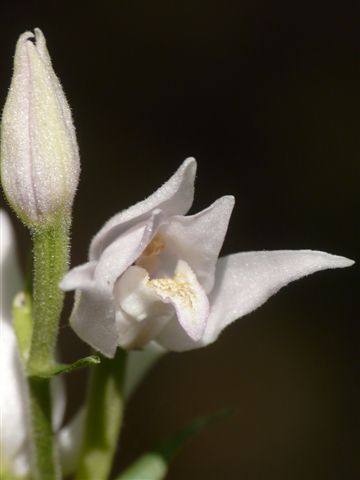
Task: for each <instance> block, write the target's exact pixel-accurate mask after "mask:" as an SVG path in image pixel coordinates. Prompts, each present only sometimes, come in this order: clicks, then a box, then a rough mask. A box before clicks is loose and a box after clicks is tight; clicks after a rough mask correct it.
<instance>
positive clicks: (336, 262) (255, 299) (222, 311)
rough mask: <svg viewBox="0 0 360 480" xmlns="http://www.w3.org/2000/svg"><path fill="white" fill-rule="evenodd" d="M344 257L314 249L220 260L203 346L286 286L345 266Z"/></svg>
mask: <svg viewBox="0 0 360 480" xmlns="http://www.w3.org/2000/svg"><path fill="white" fill-rule="evenodd" d="M353 263H354V262H353V261H352V260H349V259H347V258H344V257H339V256H336V255H330V254H328V253H325V252H318V251H314V250H279V251H260V252H245V253H238V254H235V255H229V256H227V257H224V258H221V259H220V260H219V263H218V267H217V270H216V283H215V287H214V289H213V291H212V292H211V295H210V304H211V312H210V317H209V321H208V325H207V328H206V330H205V335H204V338H203V343H204V344H208V343H211V342H213V341H214V340H216V338H217V337H218V335H219V334H220V332H221V331H222V330H223V328H225V327H226V326H227V325H229V324H230V323H231V322H233V321H234V320H236V319H237V318H239V317H242V316H243V315H246V314H247V313H249V312H251V311H253V310H255V309H256V308H258V307H260V305H262V304H263V303H264V302H265V301H266V300H267V299H268V298H269V297H270V296H271V295H274V294H275V293H276V292H277V291H278V290H280V288H282V287H284V286H285V285H287V284H288V283H290V282H292V281H294V280H297V279H299V278H301V277H304V276H306V275H310V274H311V273H314V272H317V271H320V270H326V269H329V268H343V267H349V266H350V265H352V264H353Z"/></svg>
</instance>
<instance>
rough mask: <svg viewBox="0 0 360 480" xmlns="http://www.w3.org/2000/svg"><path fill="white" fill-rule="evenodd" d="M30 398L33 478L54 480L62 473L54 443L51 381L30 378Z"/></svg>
mask: <svg viewBox="0 0 360 480" xmlns="http://www.w3.org/2000/svg"><path fill="white" fill-rule="evenodd" d="M29 396H30V407H31V430H32V441H33V451H32V454H33V455H32V474H33V478H34V479H36V480H54V479H57V478H59V477H60V471H59V466H58V464H57V463H58V462H57V458H56V453H55V448H54V441H53V431H52V415H51V403H52V402H51V391H50V380H49V379H43V378H35V377H30V378H29Z"/></svg>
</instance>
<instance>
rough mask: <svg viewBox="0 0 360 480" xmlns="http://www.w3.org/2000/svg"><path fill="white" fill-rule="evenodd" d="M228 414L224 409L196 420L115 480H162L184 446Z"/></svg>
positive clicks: (145, 455) (142, 457) (146, 454)
mask: <svg viewBox="0 0 360 480" xmlns="http://www.w3.org/2000/svg"><path fill="white" fill-rule="evenodd" d="M230 413H231V410H229V409H224V410H220V411H217V412H215V413H212V414H210V415H206V416H204V417H200V418H198V419H196V420H195V421H193V422H192V423H191V424H190V425H188V426H187V427H185V428H182V429H181V430H178V431H177V432H176V433H175V434H174V435H172V436H171V437H169V438H168V439H167V440H166V441H165V442H164V443H163V444H162V445H160V446H159V447H158V448H157V449H155V450H154V451H153V452H148V453H145V454H144V455H141V457H139V458H138V459H137V460H136V461H135V462H134V463H133V464H132V465H130V466H129V467H128V468H127V469H126V470H125V472H123V473H122V474H120V475H119V476H118V477H117V478H116V480H163V479H164V478H165V476H166V474H167V472H168V469H169V463H170V462H171V461H172V459H173V458H174V456H175V455H176V454H177V453H178V452H179V450H180V449H181V448H182V447H183V446H184V444H185V443H186V442H187V441H188V440H189V439H190V438H191V437H193V436H194V435H195V434H197V433H199V432H200V431H201V430H202V429H203V428H205V427H207V426H208V425H210V424H211V423H213V422H215V421H218V420H221V419H223V418H225V417H227V416H228V415H230Z"/></svg>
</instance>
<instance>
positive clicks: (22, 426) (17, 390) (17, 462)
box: [0, 319, 29, 475]
mask: <svg viewBox="0 0 360 480" xmlns="http://www.w3.org/2000/svg"><path fill="white" fill-rule="evenodd" d="M0 364H1V376H0V412H1V428H0V448H1V454H2V455H1V456H2V461H3V462H4V465H0V471H1V470H2V469H3V468H5V469H9V470H10V472H12V473H14V474H16V475H23V474H25V473H26V471H27V469H28V468H29V451H28V446H27V443H26V439H27V434H28V432H27V426H26V395H27V392H26V386H25V376H24V372H23V370H22V366H21V363H20V359H19V356H18V353H17V343H16V337H15V333H14V330H13V329H12V326H11V323H10V322H7V321H3V319H1V322H0Z"/></svg>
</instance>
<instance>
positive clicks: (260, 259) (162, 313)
mask: <svg viewBox="0 0 360 480" xmlns="http://www.w3.org/2000/svg"><path fill="white" fill-rule="evenodd" d="M195 171H196V162H195V160H194V159H192V158H189V159H187V160H185V162H184V163H183V164H182V165H181V167H180V168H179V169H178V170H177V172H176V173H175V174H174V175H173V176H172V177H171V178H170V180H168V181H167V182H166V183H165V184H164V185H163V186H162V187H161V188H159V189H158V190H157V191H156V192H155V193H154V194H152V195H151V196H150V197H148V198H147V199H146V200H144V201H142V202H140V203H138V204H136V205H134V206H132V207H130V208H129V209H127V210H125V211H123V212H120V213H119V214H117V215H115V216H114V217H113V218H111V219H110V220H109V221H108V222H107V223H105V225H104V226H103V228H102V229H101V230H100V231H99V233H97V234H96V235H95V237H94V238H93V240H92V242H91V245H90V252H89V262H88V263H86V264H84V265H81V266H79V267H77V268H74V269H72V270H71V271H70V272H68V273H67V274H66V275H65V277H64V279H63V281H62V282H61V285H60V286H61V288H62V289H64V290H74V289H76V291H77V292H76V299H75V305H74V309H73V312H72V315H71V318H70V322H71V325H72V327H73V329H74V330H75V332H76V333H77V334H78V335H79V337H80V338H82V339H83V340H84V341H85V342H87V343H88V344H90V345H91V346H92V347H93V348H94V349H96V350H99V351H100V352H102V353H103V354H104V355H106V356H109V357H111V356H113V355H114V352H115V350H116V348H117V346H121V347H123V348H125V349H131V348H135V349H137V348H142V347H144V346H145V345H147V344H148V343H149V342H151V341H154V342H156V343H157V344H158V345H161V346H162V347H164V348H166V349H168V350H174V351H183V350H189V349H194V348H199V347H203V346H205V345H208V344H209V343H212V342H213V341H215V340H216V339H217V337H218V335H219V334H220V332H221V331H222V330H223V329H224V328H225V327H226V326H227V325H229V324H230V323H231V322H233V321H234V320H236V319H237V318H239V317H241V316H243V315H245V314H247V313H249V312H251V311H252V310H255V309H256V308H257V307H259V306H260V305H261V304H263V303H264V302H265V301H266V300H267V299H268V298H269V297H270V296H271V295H273V294H274V293H275V292H277V291H278V290H279V289H280V288H281V287H283V286H284V285H286V284H287V283H289V282H291V281H293V280H296V279H298V278H300V277H303V276H305V275H309V274H311V273H313V272H316V271H319V270H324V269H327V268H341V267H347V266H350V265H352V264H353V262H352V261H351V260H348V259H346V258H344V257H339V256H335V255H329V254H328V253H324V252H318V251H312V250H299V251H291V250H281V251H261V252H246V253H237V254H234V255H228V256H226V257H223V258H220V259H218V255H219V252H220V249H221V246H222V243H223V240H224V237H225V234H226V231H227V228H228V222H229V218H230V215H231V212H232V209H233V206H234V199H233V197H231V196H225V197H222V198H219V199H218V200H217V201H216V202H214V203H213V204H212V205H211V206H210V207H208V208H207V209H205V210H203V211H201V212H199V213H197V214H196V215H191V216H184V215H185V214H186V213H187V211H188V210H189V208H190V206H191V204H192V201H193V193H194V179H195Z"/></svg>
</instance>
